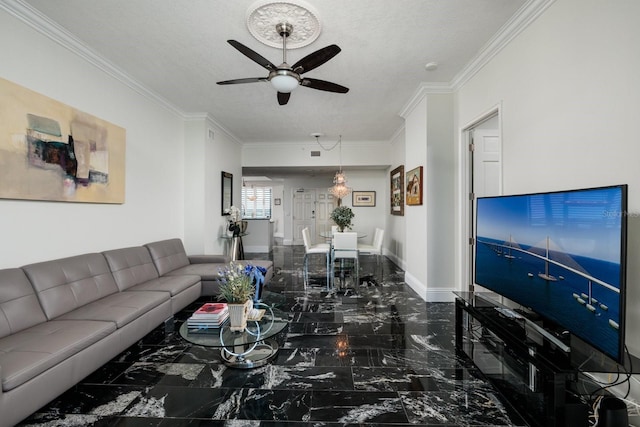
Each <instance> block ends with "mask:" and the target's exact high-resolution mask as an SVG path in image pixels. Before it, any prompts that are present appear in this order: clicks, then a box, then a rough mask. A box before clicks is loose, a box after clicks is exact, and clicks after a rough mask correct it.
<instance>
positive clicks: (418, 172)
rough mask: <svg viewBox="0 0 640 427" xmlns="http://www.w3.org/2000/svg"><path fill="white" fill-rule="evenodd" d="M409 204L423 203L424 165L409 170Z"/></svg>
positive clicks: (407, 196) (407, 198)
mask: <svg viewBox="0 0 640 427" xmlns="http://www.w3.org/2000/svg"><path fill="white" fill-rule="evenodd" d="M406 200H407V205H410V206H416V205H421V204H422V166H418V167H417V168H415V169H411V170H410V171H409V172H407V195H406Z"/></svg>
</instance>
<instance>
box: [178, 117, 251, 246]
mask: <svg viewBox="0 0 640 427" xmlns="http://www.w3.org/2000/svg"><path fill="white" fill-rule="evenodd" d="M241 147H242V146H241V144H240V143H239V142H238V141H237V140H235V139H234V138H233V137H232V136H230V135H229V134H227V133H226V132H225V131H224V130H222V129H221V128H220V127H219V126H218V125H217V123H216V122H215V121H213V120H212V119H211V118H210V117H208V116H204V117H194V118H190V119H189V120H187V121H186V123H185V199H184V205H185V238H184V245H185V249H186V251H187V253H191V254H220V253H224V252H225V251H226V250H228V243H229V241H228V240H225V239H222V238H221V237H220V236H222V235H223V234H224V233H225V232H226V227H227V225H228V224H227V219H228V217H227V216H224V215H222V200H221V199H222V177H221V173H222V172H223V171H224V172H229V173H231V174H233V204H234V205H235V206H238V207H239V206H240V201H241V199H242V197H241V194H242V168H241V166H240V157H241Z"/></svg>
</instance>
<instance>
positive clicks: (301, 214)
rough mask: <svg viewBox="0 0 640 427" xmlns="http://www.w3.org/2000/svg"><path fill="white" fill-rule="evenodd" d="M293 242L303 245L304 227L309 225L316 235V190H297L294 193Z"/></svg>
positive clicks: (312, 232) (311, 232)
mask: <svg viewBox="0 0 640 427" xmlns="http://www.w3.org/2000/svg"><path fill="white" fill-rule="evenodd" d="M292 206H293V244H294V245H302V244H304V242H303V240H302V229H303V228H305V227H309V232H310V234H311V235H312V236H315V235H316V229H315V228H316V227H315V218H316V190H302V189H301V190H295V192H294V193H293V203H292Z"/></svg>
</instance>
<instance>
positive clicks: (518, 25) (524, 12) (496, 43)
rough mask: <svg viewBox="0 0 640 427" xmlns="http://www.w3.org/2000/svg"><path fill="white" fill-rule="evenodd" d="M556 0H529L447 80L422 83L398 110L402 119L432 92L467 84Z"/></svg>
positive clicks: (448, 91)
mask: <svg viewBox="0 0 640 427" xmlns="http://www.w3.org/2000/svg"><path fill="white" fill-rule="evenodd" d="M554 2H555V0H529V1H528V2H527V3H525V4H524V5H523V6H522V7H521V8H520V10H518V11H517V12H516V14H515V15H514V16H513V17H512V18H511V19H510V20H509V21H508V22H507V23H506V24H504V25H503V26H502V28H501V29H500V30H499V31H498V32H497V33H496V34H495V35H494V36H493V37H492V38H491V39H490V40H489V41H488V42H487V43H486V44H485V45H484V46H483V47H482V49H480V51H479V52H478V54H477V55H476V56H475V57H474V58H473V59H472V60H471V61H470V62H469V63H468V64H467V65H466V66H465V67H464V68H463V69H462V71H460V72H459V73H458V74H457V75H456V76H455V77H454V78H453V80H451V82H449V83H422V84H421V85H420V86H419V87H418V89H417V90H416V92H415V94H414V95H413V97H411V99H410V100H409V101H408V102H407V103H406V104H405V106H404V107H403V108H402V109H401V110H400V112H399V113H398V115H400V117H402V118H406V116H407V115H408V114H409V113H410V112H411V110H413V109H414V108H415V106H416V104H417V103H418V102H420V101H421V100H422V99H423V98H424V97H425V96H427V95H429V94H434V93H453V92H456V91H458V90H460V88H462V86H464V84H465V83H467V82H468V81H469V80H470V79H471V78H472V77H473V76H474V75H476V73H477V72H478V71H480V70H481V69H482V68H483V67H484V66H485V65H486V64H487V63H488V62H489V61H491V60H492V59H493V58H494V57H495V56H496V55H497V54H498V53H499V52H500V51H501V50H502V49H503V48H504V47H505V46H507V45H508V44H509V43H510V42H511V41H512V40H513V39H514V38H516V37H517V36H518V35H519V34H520V33H521V32H522V31H524V30H525V29H526V28H527V27H528V26H529V25H530V24H531V23H532V22H533V21H535V20H536V19H537V18H538V17H539V16H540V15H541V14H542V13H543V12H544V11H545V10H547V8H548V7H549V6H551V5H552V4H553V3H554Z"/></svg>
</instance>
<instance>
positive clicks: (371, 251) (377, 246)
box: [358, 228, 384, 276]
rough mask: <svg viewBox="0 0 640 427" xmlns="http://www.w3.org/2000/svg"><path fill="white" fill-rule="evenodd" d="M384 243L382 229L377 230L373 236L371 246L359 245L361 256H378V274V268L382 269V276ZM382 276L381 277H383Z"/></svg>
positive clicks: (382, 271)
mask: <svg viewBox="0 0 640 427" xmlns="http://www.w3.org/2000/svg"><path fill="white" fill-rule="evenodd" d="M383 242H384V230H383V229H382V228H376V230H375V232H374V234H373V240H372V241H371V244H366V243H358V252H359V253H360V254H361V255H375V256H376V273H377V271H378V267H380V269H381V273H383V274H382V275H384V270H383V269H382V245H383ZM382 275H381V276H382Z"/></svg>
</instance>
